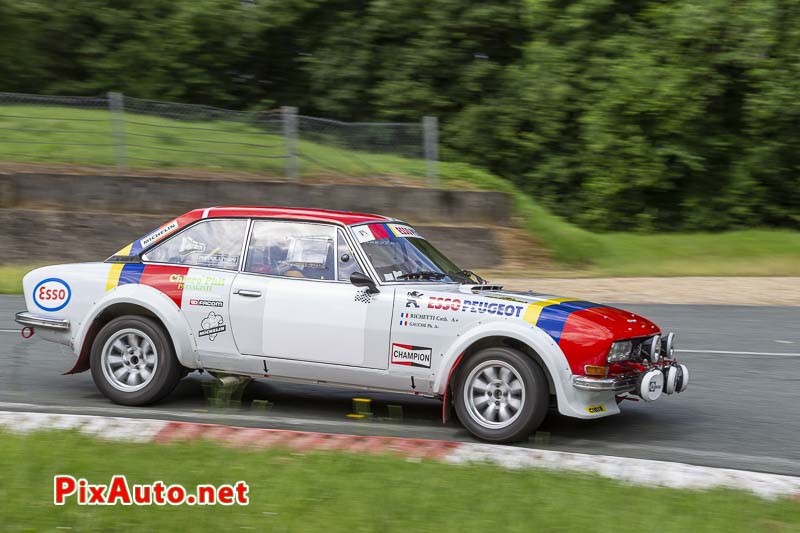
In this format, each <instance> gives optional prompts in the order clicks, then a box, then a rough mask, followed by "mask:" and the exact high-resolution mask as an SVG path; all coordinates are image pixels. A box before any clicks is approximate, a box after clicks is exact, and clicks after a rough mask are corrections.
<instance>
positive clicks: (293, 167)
mask: <svg viewBox="0 0 800 533" xmlns="http://www.w3.org/2000/svg"><path fill="white" fill-rule="evenodd" d="M281 118H282V119H283V139H284V142H285V143H286V177H288V178H289V179H290V180H295V179H297V108H296V107H289V106H283V107H281Z"/></svg>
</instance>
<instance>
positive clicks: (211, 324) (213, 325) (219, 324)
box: [197, 311, 226, 341]
mask: <svg viewBox="0 0 800 533" xmlns="http://www.w3.org/2000/svg"><path fill="white" fill-rule="evenodd" d="M225 327H226V326H225V321H224V320H223V318H222V315H218V314H216V313H215V312H214V311H211V312H210V313H208V316H207V317H205V318H204V319H203V321H202V322H201V323H200V328H201V329H200V331H198V332H197V336H198V337H208V340H210V341H213V340H214V339H216V338H217V335H219V334H220V333H222V332H224V331H225Z"/></svg>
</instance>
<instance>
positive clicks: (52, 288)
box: [33, 278, 72, 312]
mask: <svg viewBox="0 0 800 533" xmlns="http://www.w3.org/2000/svg"><path fill="white" fill-rule="evenodd" d="M70 298H72V290H71V289H70V288H69V285H67V282H66V281H64V280H61V279H58V278H48V279H45V280H42V281H40V282H39V284H38V285H36V288H35V289H33V303H35V304H36V306H37V307H38V308H39V309H41V310H43V311H51V312H52V311H60V310H61V309H64V308H65V307H66V306H67V304H68V303H69V299H70Z"/></svg>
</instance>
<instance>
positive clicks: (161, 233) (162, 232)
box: [139, 220, 178, 248]
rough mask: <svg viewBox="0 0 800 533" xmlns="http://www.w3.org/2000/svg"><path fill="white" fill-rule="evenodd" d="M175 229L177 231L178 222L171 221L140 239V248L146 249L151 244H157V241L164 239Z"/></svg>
mask: <svg viewBox="0 0 800 533" xmlns="http://www.w3.org/2000/svg"><path fill="white" fill-rule="evenodd" d="M176 229H178V221H177V220H173V221H172V222H170V223H169V224H166V225H164V226H161V227H160V228H158V229H157V230H155V231H154V232H153V233H151V234H150V235H147V236H145V237H142V238H141V239H140V241H139V242H140V244H141V245H142V248H147V247H148V246H150V245H151V244H155V243H157V242H158V241H160V240H161V239H163V238H164V237H166V236H167V235H169V234H170V233H172V232H173V231H175V230H176Z"/></svg>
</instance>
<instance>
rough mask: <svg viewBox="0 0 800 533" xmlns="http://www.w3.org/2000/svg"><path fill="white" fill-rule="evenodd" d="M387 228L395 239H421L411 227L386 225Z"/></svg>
mask: <svg viewBox="0 0 800 533" xmlns="http://www.w3.org/2000/svg"><path fill="white" fill-rule="evenodd" d="M386 227H388V228H389V231H391V232H392V235H394V236H395V237H419V235H418V234H417V232H416V231H415V230H414V228H412V227H411V226H406V225H403V224H386Z"/></svg>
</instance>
